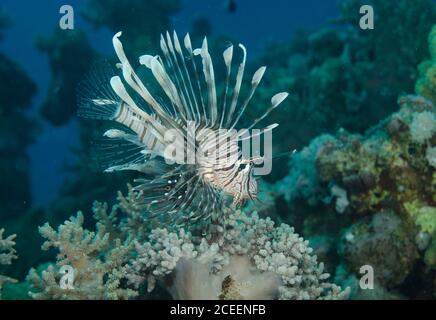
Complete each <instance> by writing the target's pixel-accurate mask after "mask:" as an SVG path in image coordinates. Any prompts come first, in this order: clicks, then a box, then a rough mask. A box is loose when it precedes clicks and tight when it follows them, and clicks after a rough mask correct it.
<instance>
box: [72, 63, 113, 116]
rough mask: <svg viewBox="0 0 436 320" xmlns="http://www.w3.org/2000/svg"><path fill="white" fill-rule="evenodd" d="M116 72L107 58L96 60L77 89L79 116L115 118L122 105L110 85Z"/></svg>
mask: <svg viewBox="0 0 436 320" xmlns="http://www.w3.org/2000/svg"><path fill="white" fill-rule="evenodd" d="M114 74H115V71H114V70H113V68H112V66H111V65H110V64H109V62H108V61H107V60H101V61H96V62H94V64H93V66H92V68H91V71H90V72H89V73H88V74H87V75H86V76H85V78H84V79H83V80H82V81H81V82H80V83H79V85H78V87H77V90H76V95H77V103H78V111H77V113H78V115H79V116H81V117H83V118H89V119H98V120H111V119H113V117H114V116H115V115H116V113H117V111H118V109H119V106H120V99H119V98H118V96H117V95H116V94H115V92H114V91H113V90H112V88H111V86H110V79H111V77H112V76H113V75H114Z"/></svg>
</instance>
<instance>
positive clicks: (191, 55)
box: [183, 33, 208, 125]
mask: <svg viewBox="0 0 436 320" xmlns="http://www.w3.org/2000/svg"><path fill="white" fill-rule="evenodd" d="M183 42H184V44H185V48H186V50H187V51H188V53H189V58H190V61H191V67H192V69H193V70H194V77H195V83H196V84H197V85H196V87H197V88H196V89H195V90H197V94H194V97H195V96H198V97H199V100H200V101H199V103H198V104H199V106H200V107H201V111H202V115H203V118H204V120H205V124H206V125H207V124H208V119H207V115H206V107H205V104H204V99H203V95H202V94H201V92H202V90H201V84H200V79H199V77H198V73H197V65H196V63H195V59H194V56H195V54H194V50H193V49H192V43H191V37H190V36H189V33H187V34H186V36H185V38H184V40H183ZM200 118H201V116H200Z"/></svg>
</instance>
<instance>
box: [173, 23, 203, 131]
mask: <svg viewBox="0 0 436 320" xmlns="http://www.w3.org/2000/svg"><path fill="white" fill-rule="evenodd" d="M187 36H188V37H189V35H188V34H187ZM173 38H174V47H175V48H176V51H177V53H178V54H179V57H180V60H181V61H182V66H183V71H184V74H185V78H186V81H185V85H186V82H187V87H189V92H188V88H186V91H187V96H188V98H189V97H190V98H189V103H190V105H191V108H192V105H194V106H195V111H194V110H193V113H194V120H195V121H196V122H197V124H199V123H200V120H201V114H200V109H199V107H198V102H197V98H196V94H195V91H194V87H193V86H192V82H191V77H190V75H189V71H188V67H187V66H186V62H185V57H184V55H183V50H182V46H181V45H180V41H179V38H178V36H177V33H176V32H175V31H174V35H173ZM185 38H186V37H185ZM191 99H192V100H191ZM192 109H193V108H192Z"/></svg>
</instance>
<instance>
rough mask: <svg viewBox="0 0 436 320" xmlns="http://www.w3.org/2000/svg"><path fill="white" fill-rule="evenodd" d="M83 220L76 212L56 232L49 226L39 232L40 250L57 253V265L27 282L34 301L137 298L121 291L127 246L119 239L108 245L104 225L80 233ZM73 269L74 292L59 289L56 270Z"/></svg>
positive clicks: (69, 289)
mask: <svg viewBox="0 0 436 320" xmlns="http://www.w3.org/2000/svg"><path fill="white" fill-rule="evenodd" d="M83 222H84V218H83V215H82V214H81V213H80V212H79V213H78V214H77V216H76V217H72V218H70V220H69V221H66V222H65V223H64V224H63V225H61V226H59V228H58V231H55V230H54V229H53V228H52V227H50V226H49V225H48V224H45V225H44V226H42V227H40V228H39V231H40V233H41V235H42V236H43V237H44V238H46V239H47V240H46V241H45V242H44V244H43V246H42V249H44V250H48V249H49V248H52V247H53V248H56V249H58V250H59V253H58V256H57V263H56V265H50V266H49V267H48V268H47V269H46V270H45V271H43V272H42V275H41V276H39V275H38V274H37V273H36V271H35V270H34V269H32V270H31V271H30V273H29V275H28V277H27V280H28V281H29V282H30V283H31V284H32V285H33V287H34V288H35V289H36V290H34V291H33V292H31V293H30V294H31V296H32V298H34V299H127V298H131V297H134V296H136V295H137V293H136V292H135V291H133V290H131V289H127V288H122V284H121V281H122V279H123V277H124V276H125V272H126V265H125V264H126V259H127V258H128V256H129V253H130V251H131V246H130V244H129V243H128V242H127V243H122V242H121V241H120V240H119V239H114V240H113V241H110V239H109V238H110V234H109V233H108V232H106V230H105V228H104V227H103V224H99V225H98V226H97V231H96V232H92V231H89V230H86V229H83ZM62 266H70V267H72V268H73V269H72V270H73V275H72V278H71V280H73V282H72V283H71V284H72V286H73V288H63V287H62V286H61V285H60V281H61V279H60V278H61V277H60V276H61V274H60V273H59V268H61V267H62Z"/></svg>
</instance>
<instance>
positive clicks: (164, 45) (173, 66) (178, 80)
mask: <svg viewBox="0 0 436 320" xmlns="http://www.w3.org/2000/svg"><path fill="white" fill-rule="evenodd" d="M161 49H162V52H163V53H164V57H165V59H166V62H167V65H168V67H169V70H170V71H172V73H171V74H172V76H173V78H174V81H175V84H176V91H177V94H178V95H179V99H180V101H181V105H180V107H181V109H179V112H181V114H182V118H183V119H185V120H190V119H191V118H192V112H191V110H190V105H188V104H187V99H186V98H185V94H184V92H183V89H182V88H183V83H184V79H183V76H182V75H181V70H180V66H179V63H178V61H177V57H176V54H175V52H174V46H173V43H172V41H171V37H170V34H169V32H168V31H167V32H166V42H165V38H164V36H163V35H161ZM167 74H168V78H169V79H171V76H170V74H169V73H168V72H167ZM177 88H178V89H179V90H177ZM172 102H173V104H176V103H175V102H174V101H172ZM176 106H177V107H179V105H177V104H176Z"/></svg>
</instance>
